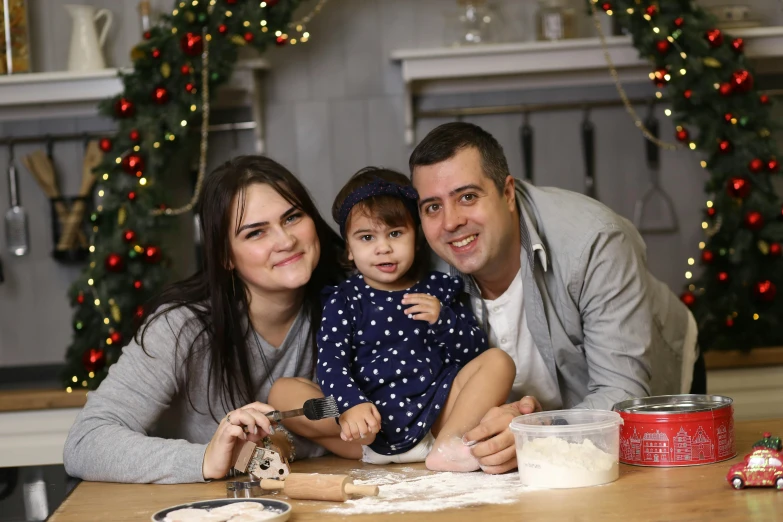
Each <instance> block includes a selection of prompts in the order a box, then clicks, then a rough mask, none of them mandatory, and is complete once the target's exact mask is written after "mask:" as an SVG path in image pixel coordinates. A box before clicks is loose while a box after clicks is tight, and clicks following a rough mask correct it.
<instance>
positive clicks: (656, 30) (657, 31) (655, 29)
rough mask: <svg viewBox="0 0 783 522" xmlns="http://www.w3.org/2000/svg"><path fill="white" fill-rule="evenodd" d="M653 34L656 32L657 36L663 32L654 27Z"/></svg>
mask: <svg viewBox="0 0 783 522" xmlns="http://www.w3.org/2000/svg"><path fill="white" fill-rule="evenodd" d="M653 32H654V33H655V34H658V33H660V32H661V30H660V29H658V28H657V27H653Z"/></svg>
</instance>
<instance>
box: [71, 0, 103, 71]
mask: <svg viewBox="0 0 783 522" xmlns="http://www.w3.org/2000/svg"><path fill="white" fill-rule="evenodd" d="M65 9H67V10H68V13H69V14H70V15H71V18H72V19H73V33H71V49H70V52H69V53H68V70H69V71H94V70H98V69H105V68H106V62H104V60H103V44H104V43H105V42H106V36H108V34H109V29H111V23H112V20H113V18H112V14H111V11H109V10H108V9H96V8H95V7H93V6H91V5H73V4H66V5H65ZM101 17H104V18H105V21H104V24H103V30H102V31H101V35H100V36H98V33H97V32H96V30H95V24H96V22H97V21H98V19H99V18H101Z"/></svg>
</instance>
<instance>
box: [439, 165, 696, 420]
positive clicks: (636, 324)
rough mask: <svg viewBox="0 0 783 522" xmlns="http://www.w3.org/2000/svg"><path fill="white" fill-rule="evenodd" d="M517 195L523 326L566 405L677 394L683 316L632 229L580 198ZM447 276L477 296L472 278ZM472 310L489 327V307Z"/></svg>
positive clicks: (554, 193)
mask: <svg viewBox="0 0 783 522" xmlns="http://www.w3.org/2000/svg"><path fill="white" fill-rule="evenodd" d="M516 189H517V198H516V199H517V208H518V209H519V210H520V235H521V240H522V251H521V253H520V257H521V261H522V284H523V288H524V297H523V299H524V301H525V310H526V311H527V314H526V317H527V322H528V328H529V329H530V333H531V335H532V337H533V340H534V342H535V345H536V347H537V349H538V350H539V352H540V353H541V356H542V357H543V359H544V362H545V363H546V365H547V368H548V369H549V372H550V373H551V375H552V377H553V378H554V379H555V380H556V382H557V383H558V386H559V388H560V395H561V398H562V401H563V407H564V408H574V407H578V408H598V409H611V407H612V405H613V404H614V403H616V402H619V401H621V400H625V399H628V398H632V397H644V396H647V395H650V394H651V393H652V394H655V395H658V394H670V393H680V381H681V376H682V369H681V365H682V360H683V350H684V349H691V350H693V349H694V347H684V346H683V345H684V340H685V334H686V330H687V327H688V320H689V316H690V311H689V310H688V309H687V308H686V306H685V305H684V304H683V303H682V302H681V301H680V300H679V299H678V298H677V296H675V295H674V294H673V293H672V291H671V290H670V289H669V288H668V287H667V286H666V285H665V284H663V283H661V282H660V281H658V280H657V279H655V277H653V275H652V274H650V272H649V271H648V270H647V259H646V249H645V245H644V241H643V240H642V238H641V236H640V235H639V233H638V232H637V230H636V228H634V226H633V225H632V224H631V223H630V222H629V221H628V220H627V219H625V218H623V217H621V216H619V215H618V214H616V213H615V212H613V211H612V210H611V209H609V208H607V207H606V206H605V205H603V204H601V203H599V202H598V201H596V200H594V199H591V198H588V197H587V196H584V195H582V194H578V193H575V192H570V191H567V190H563V189H558V188H551V187H535V186H533V185H530V184H529V183H526V182H523V181H521V180H516ZM450 272H451V274H452V275H460V276H462V277H463V278H464V279H465V291H466V292H467V293H468V294H470V295H471V296H473V297H480V295H481V294H480V292H479V290H478V287H477V286H476V284H475V282H474V281H473V279H472V278H470V277H467V276H465V275H464V274H462V273H460V272H459V271H457V270H456V269H455V268H454V267H451V270H450ZM475 313H476V316H477V318H478V320H479V321H481V322H483V323H486V318H487V313H486V310H475ZM485 327H486V324H485Z"/></svg>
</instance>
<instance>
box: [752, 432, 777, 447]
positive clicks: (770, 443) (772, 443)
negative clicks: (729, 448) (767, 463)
mask: <svg viewBox="0 0 783 522" xmlns="http://www.w3.org/2000/svg"><path fill="white" fill-rule="evenodd" d="M763 448H767V449H771V450H775V451H780V450H781V449H783V443H781V442H780V437H773V436H772V434H771V433H770V432H768V431H767V432H764V438H763V439H761V440H758V441H756V442H755V443H754V444H753V449H763Z"/></svg>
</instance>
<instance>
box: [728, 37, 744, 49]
mask: <svg viewBox="0 0 783 522" xmlns="http://www.w3.org/2000/svg"><path fill="white" fill-rule="evenodd" d="M731 48H732V49H734V52H737V53H741V52H742V51H743V50H744V49H745V40H743V39H742V38H735V39H733V40H732V41H731Z"/></svg>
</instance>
